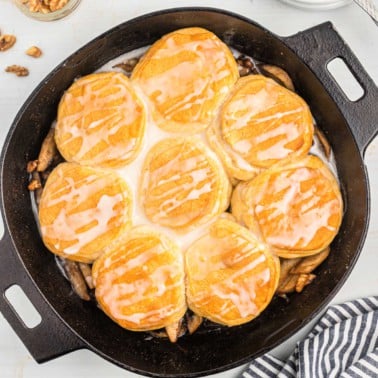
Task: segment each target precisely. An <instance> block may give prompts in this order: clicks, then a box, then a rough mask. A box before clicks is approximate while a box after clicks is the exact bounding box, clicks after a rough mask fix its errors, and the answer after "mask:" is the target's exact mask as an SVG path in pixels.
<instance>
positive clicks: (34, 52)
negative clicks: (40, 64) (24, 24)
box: [26, 46, 42, 58]
mask: <svg viewBox="0 0 378 378" xmlns="http://www.w3.org/2000/svg"><path fill="white" fill-rule="evenodd" d="M26 55H29V56H32V57H33V58H39V57H40V56H41V55H42V50H41V49H40V48H39V47H37V46H32V47H29V48H28V49H27V50H26Z"/></svg>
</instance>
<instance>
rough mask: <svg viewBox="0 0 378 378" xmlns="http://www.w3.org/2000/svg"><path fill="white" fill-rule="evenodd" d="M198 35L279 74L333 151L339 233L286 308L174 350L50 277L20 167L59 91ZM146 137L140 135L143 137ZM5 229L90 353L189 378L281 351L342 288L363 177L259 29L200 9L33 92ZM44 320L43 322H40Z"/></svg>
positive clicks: (296, 67) (334, 119)
mask: <svg viewBox="0 0 378 378" xmlns="http://www.w3.org/2000/svg"><path fill="white" fill-rule="evenodd" d="M186 26H202V27H205V28H207V29H209V30H211V31H213V32H215V33H216V34H217V35H218V36H219V37H220V38H221V39H223V40H224V41H225V42H226V43H227V44H229V45H230V46H232V47H234V48H236V49H237V50H239V51H240V52H242V53H245V54H248V55H251V56H253V57H254V58H256V59H257V60H261V61H263V62H266V63H272V64H276V65H279V66H281V67H283V68H284V69H285V70H286V71H288V73H289V75H290V76H291V77H292V79H293V81H294V84H295V86H296V88H297V90H298V92H299V94H300V95H301V96H302V97H303V98H304V99H305V100H306V101H307V102H308V104H309V105H310V107H311V109H312V112H313V115H314V117H315V119H316V121H317V123H318V125H319V126H320V128H321V129H322V130H323V131H324V133H325V134H326V136H327V138H328V140H329V142H330V143H331V145H332V148H333V151H334V153H335V158H336V162H337V168H338V173H339V177H340V182H341V187H342V191H343V195H344V201H345V205H346V206H345V207H346V209H345V210H346V211H345V215H344V220H343V224H342V226H341V229H340V232H339V234H338V236H337V237H336V239H335V240H334V242H333V244H332V253H331V255H330V257H329V258H328V259H327V260H326V262H325V263H324V264H323V265H322V266H321V267H320V269H319V270H318V272H317V274H318V278H317V279H316V280H315V282H314V283H312V284H311V285H309V286H308V287H307V288H306V289H305V290H304V292H302V293H301V294H299V295H292V296H291V300H290V303H289V304H287V303H285V302H284V301H283V300H281V299H279V298H278V299H274V300H273V302H272V303H271V304H270V306H269V307H268V309H267V310H265V312H264V313H263V314H262V315H261V316H260V317H258V318H257V319H256V320H254V321H252V322H250V323H249V324H246V325H243V326H239V327H233V328H223V329H221V330H220V329H213V330H210V329H207V330H202V331H199V332H198V333H196V334H194V335H192V336H189V337H186V336H184V337H183V338H181V339H180V340H179V342H178V343H177V344H176V345H174V344H170V343H169V342H168V341H166V340H163V339H152V340H148V341H146V334H144V333H133V332H128V331H125V330H122V329H121V328H120V327H118V326H117V325H116V324H115V323H113V322H112V321H111V320H110V319H108V318H107V317H106V316H105V315H104V314H103V313H102V312H101V311H100V310H98V309H97V308H96V307H95V305H94V304H92V303H85V302H83V301H81V300H80V299H79V298H78V297H77V296H76V295H74V294H73V293H72V291H71V288H70V285H69V284H68V283H67V281H65V279H64V278H63V276H62V275H61V274H60V272H59V271H58V268H57V266H56V264H55V261H54V257H53V255H52V254H51V253H50V252H48V251H47V250H46V248H45V247H44V245H43V243H42V241H41V239H40V237H39V236H38V228H37V225H36V223H35V219H34V215H33V211H32V207H31V201H30V196H29V193H28V191H27V181H28V177H27V174H26V171H25V167H26V162H27V161H28V160H31V159H35V157H36V156H37V155H38V151H39V148H40V145H41V142H42V140H43V138H44V136H45V135H46V133H47V131H48V129H49V127H50V125H51V122H52V121H53V119H54V118H55V116H56V109H57V105H58V102H59V99H60V98H61V96H62V94H63V92H64V90H65V89H66V88H67V87H68V86H69V85H70V84H71V83H72V81H73V80H74V79H75V78H76V77H78V76H82V75H85V74H88V73H90V72H93V71H94V70H96V69H97V68H99V67H100V66H102V65H103V64H104V63H105V62H107V61H109V60H110V59H113V58H115V57H117V56H118V55H120V54H122V53H125V52H127V51H131V50H133V49H135V48H139V47H142V46H145V45H147V44H151V43H152V42H154V41H155V40H156V39H158V38H159V37H161V36H162V35H163V34H166V33H168V32H170V31H172V30H175V29H178V28H181V27H186ZM147 137H148V135H147ZM1 180H2V182H1V186H2V199H3V212H4V219H5V223H6V227H7V228H8V230H9V233H10V234H11V236H12V239H13V242H14V245H15V248H16V250H17V253H18V254H19V257H20V259H21V260H22V262H23V264H24V266H25V268H26V269H27V271H28V273H29V275H30V276H31V278H32V279H33V281H34V282H35V284H36V286H37V287H38V288H39V290H40V291H41V292H42V294H43V295H44V297H45V298H46V300H47V301H48V302H49V303H50V304H51V306H52V307H53V308H54V309H55V311H56V312H57V313H58V314H59V316H60V317H61V319H63V320H64V322H66V324H67V325H68V326H69V327H70V328H71V329H72V330H73V331H74V332H75V333H76V334H77V335H79V337H80V338H82V339H83V340H84V341H85V343H86V344H87V345H88V347H89V348H90V349H92V350H94V351H96V352H97V353H99V354H100V355H102V356H104V357H105V358H107V359H109V360H111V361H112V362H114V363H116V364H118V365H120V366H122V367H125V368H127V369H130V370H133V371H137V372H138V373H142V374H147V375H156V376H174V377H178V376H183V377H189V376H195V375H203V374H209V373H214V372H216V371H220V370H225V369H227V368H231V367H233V366H236V365H238V364H241V363H243V362H247V360H248V359H250V358H252V357H256V356H258V355H260V354H262V353H263V352H265V351H267V350H269V349H271V348H272V347H274V346H275V345H277V344H279V343H280V342H282V341H284V340H285V339H286V338H288V337H289V336H290V335H291V334H292V333H294V332H295V331H297V330H298V329H299V328H300V327H301V325H303V324H306V323H307V322H308V321H309V320H310V319H311V318H312V317H314V316H315V314H316V313H317V312H319V311H320V309H321V308H322V307H324V306H325V305H326V303H328V302H329V301H330V300H331V298H332V296H333V295H334V294H335V293H336V291H337V289H338V288H339V287H340V286H341V284H342V283H343V282H344V280H345V279H346V277H347V275H348V274H349V272H350V269H351V267H352V266H353V264H354V262H355V260H356V258H357V256H358V254H359V251H360V249H361V246H362V242H363V240H364V236H365V233H366V227H367V221H368V215H369V211H368V209H369V193H368V185H367V177H366V173H365V169H364V164H363V161H362V157H361V153H360V151H359V150H358V148H357V146H356V143H355V141H354V138H353V136H352V134H351V132H350V130H349V128H348V125H347V123H346V121H345V119H344V118H343V116H342V115H341V113H340V111H339V110H338V108H337V106H336V104H335V103H334V101H333V100H332V98H331V97H330V95H329V94H328V93H327V91H326V90H325V89H324V87H323V86H322V85H321V83H320V82H319V80H318V79H317V78H316V77H315V76H314V75H313V73H312V72H311V71H310V70H309V69H308V68H307V67H306V66H305V64H304V63H303V62H302V61H301V60H300V58H298V56H296V55H295V54H294V53H293V52H292V51H291V50H290V49H289V48H288V47H287V46H286V45H285V43H284V42H283V40H281V39H280V38H278V37H276V36H274V35H272V34H271V33H269V32H268V31H266V30H265V29H263V28H262V27H260V26H259V25H256V24H254V23H251V22H250V21H249V20H246V19H243V18H240V17H239V16H235V15H232V14H229V13H224V12H221V11H214V10H206V9H198V10H193V9H186V10H185V9H182V10H177V11H171V12H169V13H164V12H160V13H159V12H158V13H155V14H153V15H149V16H145V17H141V18H138V19H135V20H133V21H130V22H127V23H125V24H122V25H120V26H118V27H116V28H114V29H112V30H110V31H108V32H107V33H105V34H104V35H103V36H100V37H98V38H97V39H95V40H94V41H92V42H90V43H89V44H88V45H86V46H85V47H83V48H82V49H80V50H79V51H78V52H77V53H75V54H73V55H72V56H71V57H69V58H68V59H67V60H66V61H65V62H63V63H62V64H61V65H60V66H58V67H57V68H56V69H55V70H54V71H53V72H52V73H51V74H50V75H49V76H48V77H47V78H46V79H45V80H44V81H43V83H42V84H41V85H40V86H39V87H38V88H37V89H36V90H35V92H34V93H33V94H32V96H31V97H30V98H29V100H28V101H27V103H26V104H25V105H24V107H23V109H22V110H21V111H20V113H19V115H18V116H17V118H16V120H15V122H14V124H13V126H12V128H11V131H10V133H9V134H8V138H7V141H6V145H5V148H4V150H3V176H2V177H1ZM42 316H43V314H42Z"/></svg>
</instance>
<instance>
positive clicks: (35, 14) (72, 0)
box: [13, 0, 81, 21]
mask: <svg viewBox="0 0 378 378" xmlns="http://www.w3.org/2000/svg"><path fill="white" fill-rule="evenodd" d="M63 1H64V0H63ZM80 1H81V0H68V1H67V4H65V5H64V6H63V7H62V8H60V9H57V10H54V11H50V10H49V8H48V5H46V4H49V3H50V2H49V1H41V0H29V1H27V0H26V1H25V0H13V2H14V3H15V4H16V5H17V7H18V8H19V9H20V10H21V11H22V12H23V13H24V14H25V15H27V16H28V17H31V18H34V19H36V20H40V21H54V20H59V19H60V18H63V17H66V16H68V15H69V14H70V13H71V12H72V11H73V10H74V9H76V7H77V6H78V5H79V3H80ZM52 2H54V3H59V1H56V0H55V1H54V0H52V1H51V3H52ZM33 3H34V4H33ZM33 5H35V6H36V7H37V8H38V7H42V9H40V10H38V11H32V9H33ZM35 9H36V8H35Z"/></svg>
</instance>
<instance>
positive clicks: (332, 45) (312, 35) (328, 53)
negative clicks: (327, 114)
mask: <svg viewBox="0 0 378 378" xmlns="http://www.w3.org/2000/svg"><path fill="white" fill-rule="evenodd" d="M284 42H285V43H286V44H287V45H288V47H289V48H291V49H292V50H293V51H294V52H295V53H296V54H297V55H298V56H299V57H300V58H301V59H302V60H303V61H304V62H305V63H306V65H307V66H308V67H309V68H310V69H311V70H312V71H313V72H314V73H315V75H316V76H317V77H318V78H319V80H320V81H321V82H322V84H323V85H324V87H325V88H326V90H327V91H328V93H329V94H330V96H331V97H332V98H333V99H334V101H335V102H336V104H337V105H338V107H339V109H340V110H341V112H342V114H343V115H344V117H345V119H346V121H347V123H348V124H349V127H350V129H351V130H352V132H353V135H354V137H355V140H356V143H357V145H358V147H359V149H360V151H361V153H362V155H364V153H365V150H366V147H367V146H368V145H369V143H370V142H371V141H372V140H373V138H374V137H375V135H376V134H377V132H378V123H377V119H378V106H377V98H378V88H377V86H376V85H375V83H374V81H373V80H372V79H371V77H370V76H369V75H368V73H367V72H366V71H365V69H364V68H363V67H362V65H361V63H360V62H359V60H358V59H357V57H356V56H355V55H354V53H353V52H352V50H351V49H350V47H349V46H348V45H347V44H346V43H345V41H344V40H343V39H342V38H341V37H340V35H339V34H338V33H337V31H336V30H335V29H334V27H333V25H332V23H330V22H325V23H323V24H320V25H318V26H315V27H313V28H311V29H307V30H304V31H302V32H300V33H298V34H295V35H293V36H290V37H287V38H284ZM335 58H341V59H342V60H343V61H344V63H345V64H346V65H347V67H348V68H349V70H350V71H351V72H352V74H353V75H354V77H355V78H356V80H357V81H358V82H359V84H360V85H361V87H362V88H363V90H364V95H363V96H362V97H361V98H360V99H359V100H357V101H350V100H349V99H348V98H347V97H346V95H345V94H344V92H343V91H342V90H341V88H340V87H339V86H338V84H337V83H336V81H335V80H334V78H333V77H332V76H331V74H330V72H329V71H328V69H327V64H328V63H329V62H330V61H332V60H333V59H335Z"/></svg>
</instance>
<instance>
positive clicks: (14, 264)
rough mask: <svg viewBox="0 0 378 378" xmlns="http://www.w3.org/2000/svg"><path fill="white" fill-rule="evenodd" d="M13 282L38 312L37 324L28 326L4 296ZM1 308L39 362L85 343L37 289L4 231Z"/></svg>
mask: <svg viewBox="0 0 378 378" xmlns="http://www.w3.org/2000/svg"><path fill="white" fill-rule="evenodd" d="M12 285H19V286H20V287H21V288H22V290H23V291H24V293H25V295H26V296H27V297H28V298H29V300H30V301H31V303H32V304H33V305H34V307H35V308H36V310H37V311H38V312H39V314H40V315H41V317H42V321H41V322H40V323H39V324H38V325H37V326H36V327H34V328H28V327H27V326H26V325H25V324H24V322H23V321H22V319H21V318H20V317H19V316H18V314H17V313H16V312H15V310H14V309H13V307H12V305H11V304H10V302H9V301H8V299H7V298H6V296H5V292H6V290H7V289H8V288H9V287H11V286H12ZM0 312H1V313H2V314H3V316H4V318H5V319H6V320H7V321H8V323H9V324H10V325H11V327H12V328H13V330H14V331H15V332H16V333H17V335H18V337H19V338H20V339H21V341H22V342H23V344H24V345H25V346H26V348H27V349H28V351H29V352H30V354H31V355H32V357H33V358H34V359H35V360H36V361H37V362H38V363H42V362H45V361H48V360H51V359H53V358H56V357H59V356H62V355H64V354H66V353H69V352H72V351H74V350H77V349H82V348H84V347H85V344H84V343H83V342H82V341H81V340H80V339H79V337H78V336H76V335H75V334H74V333H73V332H72V331H71V330H70V329H69V328H68V327H67V326H66V325H65V324H64V323H63V321H62V320H61V319H60V318H59V317H58V316H57V315H56V313H55V312H54V310H53V309H52V308H51V307H50V305H49V304H48V303H47V302H46V300H45V299H44V298H43V296H42V294H41V293H40V292H39V291H38V289H37V288H36V286H35V285H34V283H33V282H32V280H31V278H30V277H29V276H28V274H27V272H26V270H25V268H24V267H23V265H22V263H21V260H20V259H19V258H18V256H17V254H16V253H15V249H14V247H13V242H12V239H11V237H10V235H9V234H8V233H7V231H5V234H4V237H3V239H2V240H1V241H0Z"/></svg>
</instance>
